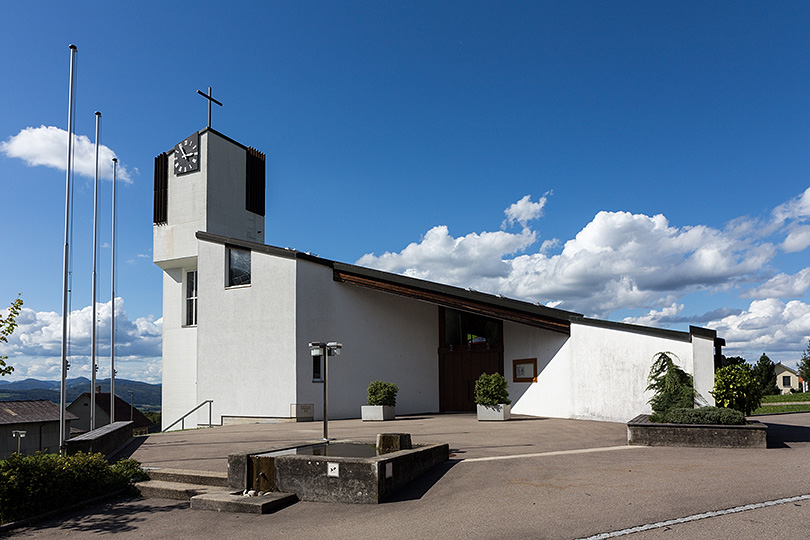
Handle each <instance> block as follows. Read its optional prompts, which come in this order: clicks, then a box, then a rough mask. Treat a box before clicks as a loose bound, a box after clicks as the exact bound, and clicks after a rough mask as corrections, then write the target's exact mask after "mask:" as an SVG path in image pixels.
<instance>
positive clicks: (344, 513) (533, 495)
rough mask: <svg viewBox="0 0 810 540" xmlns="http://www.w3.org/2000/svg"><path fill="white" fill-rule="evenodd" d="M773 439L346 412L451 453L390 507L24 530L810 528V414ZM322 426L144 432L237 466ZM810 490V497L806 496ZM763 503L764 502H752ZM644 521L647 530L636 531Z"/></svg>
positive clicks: (106, 511)
mask: <svg viewBox="0 0 810 540" xmlns="http://www.w3.org/2000/svg"><path fill="white" fill-rule="evenodd" d="M757 419H758V420H760V421H763V422H765V423H766V424H768V426H769V429H768V432H769V435H768V437H769V448H767V449H703V448H669V447H635V446H633V447H631V446H627V444H626V442H627V438H626V426H625V425H624V424H616V423H608V422H593V421H584V420H561V419H550V418H532V417H516V418H514V419H513V420H512V421H509V422H486V423H484V422H478V421H476V419H475V416H474V415H466V414H460V415H435V416H434V415H424V416H410V417H400V418H397V420H395V421H393V422H386V423H376V422H375V423H371V422H361V421H360V420H338V421H331V422H330V423H329V435H330V437H335V438H338V439H345V440H373V439H374V437H375V436H376V434H377V433H379V432H403V433H410V434H411V436H412V438H413V441H414V443H442V442H447V443H449V445H450V449H451V454H452V456H451V461H449V462H448V463H447V464H445V465H442V466H439V467H436V468H434V469H433V470H432V471H430V472H429V473H427V474H426V475H425V476H423V477H422V478H420V479H418V480H416V481H415V482H413V483H412V484H411V485H410V486H409V487H407V488H406V489H405V490H403V491H402V492H400V493H398V494H396V495H395V496H394V498H392V499H390V500H388V501H386V502H385V503H383V504H379V505H351V504H337V503H312V502H298V503H296V504H294V505H292V506H290V507H288V508H285V509H283V510H280V511H278V512H276V513H274V514H269V515H263V516H261V515H246V514H227V513H218V512H213V511H201V510H190V509H189V508H188V503H182V502H178V501H169V500H160V499H130V500H119V501H112V502H109V503H106V504H102V505H97V506H95V507H91V508H87V509H83V510H77V511H74V512H70V513H68V514H65V515H62V516H59V517H58V518H54V519H50V520H45V521H41V522H39V523H37V524H36V526H32V527H29V528H24V529H18V530H17V531H15V533H14V534H15V536H17V537H20V538H29V537H30V538H59V539H60V540H71V539H74V538H86V537H90V536H93V537H97V536H98V535H104V534H111V533H115V534H118V535H120V537H121V538H150V539H152V538H155V539H160V538H167V539H172V540H177V539H180V538H195V539H209V538H210V539H217V540H218V539H220V538H234V537H245V538H288V539H289V538H302V539H307V538H324V537H328V538H330V539H335V540H339V539H357V538H464V539H478V538H485V539H489V538H498V539H509V538H549V539H557V538H559V539H579V538H592V537H595V538H613V537H620V538H623V537H627V538H630V539H632V540H638V539H644V540H647V539H659V538H672V539H682V538H713V539H724V538H729V539H732V538H733V539H734V540H746V539H754V538H756V539H760V538H780V539H785V540H791V539H796V540H799V539H802V540H805V539H807V538H810V481H808V480H809V479H810V474H808V473H810V413H792V414H781V415H769V416H760V417H758V418H757ZM321 435H322V425H321V423H320V422H314V423H284V424H251V425H245V426H224V427H215V428H211V429H202V430H193V431H183V432H173V433H166V434H157V435H152V436H149V437H148V438H146V439H143V440H141V441H140V443H141V444H140V445H139V446H138V447H137V449H135V450H134V454H133V455H134V457H136V458H137V459H139V460H140V461H141V462H142V463H143V464H144V465H145V466H149V467H166V468H186V469H192V470H223V471H224V470H225V467H226V463H227V454H228V453H232V452H236V451H258V450H262V449H264V448H269V447H273V446H277V445H278V444H282V443H288V442H291V443H294V442H297V441H301V440H312V439H316V438H318V437H320V436H321ZM805 495H808V497H802V496H805ZM747 505H750V506H747ZM639 528H641V529H644V530H642V531H641V532H635V531H636V530H638V529H639Z"/></svg>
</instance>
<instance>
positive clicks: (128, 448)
mask: <svg viewBox="0 0 810 540" xmlns="http://www.w3.org/2000/svg"><path fill="white" fill-rule="evenodd" d="M147 438H148V436H147V435H140V436H138V437H133V438H132V440H131V441H129V442H128V443H127V444H126V445H125V446H124V447H123V448H121V449H120V450H118V451H117V452H116V453H115V454H113V455H111V456H110V457H109V458H108V459H109V461H110V462H111V463H112V462H115V461H118V460H119V459H124V458H128V457H132V454H134V453H135V450H137V449H138V448H140V447H141V445H142V444H143V443H145V442H146V439H147Z"/></svg>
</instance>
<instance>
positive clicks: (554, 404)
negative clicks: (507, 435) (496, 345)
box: [503, 322, 573, 418]
mask: <svg viewBox="0 0 810 540" xmlns="http://www.w3.org/2000/svg"><path fill="white" fill-rule="evenodd" d="M503 341H504V350H503V367H504V373H503V375H504V377H506V380H507V381H508V382H509V398H510V399H511V400H512V412H514V413H515V414H528V415H535V416H553V417H560V418H567V417H568V416H570V411H571V410H572V403H571V385H572V379H573V377H572V373H571V359H570V355H569V350H570V347H569V337H568V336H567V335H565V334H560V333H557V332H551V331H549V330H543V329H540V328H536V327H534V326H527V325H524V324H517V323H512V322H504V325H503ZM526 358H536V359H537V382H536V383H517V382H514V380H513V378H512V375H513V373H512V361H513V360H520V359H526ZM538 411H541V412H538Z"/></svg>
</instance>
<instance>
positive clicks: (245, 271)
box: [228, 248, 250, 287]
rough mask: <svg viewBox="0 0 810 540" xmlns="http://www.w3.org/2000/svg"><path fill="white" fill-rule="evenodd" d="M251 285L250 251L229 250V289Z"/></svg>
mask: <svg viewBox="0 0 810 540" xmlns="http://www.w3.org/2000/svg"><path fill="white" fill-rule="evenodd" d="M237 285H250V251H249V250H247V249H238V248H229V249H228V287H235V286H237Z"/></svg>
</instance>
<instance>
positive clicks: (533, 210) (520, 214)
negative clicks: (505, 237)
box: [501, 195, 547, 229]
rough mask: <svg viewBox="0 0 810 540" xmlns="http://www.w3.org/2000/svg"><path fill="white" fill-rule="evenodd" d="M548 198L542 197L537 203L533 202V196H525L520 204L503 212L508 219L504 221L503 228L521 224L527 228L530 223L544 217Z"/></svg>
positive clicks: (515, 204) (517, 203)
mask: <svg viewBox="0 0 810 540" xmlns="http://www.w3.org/2000/svg"><path fill="white" fill-rule="evenodd" d="M546 201H547V198H546V196H543V197H540V200H539V201H537V202H532V196H531V195H525V196H524V197H523V198H522V199H520V200H519V201H518V202H516V203H514V204H513V205H511V206H510V207H509V208H507V209H506V210H504V211H503V213H504V214H506V219H505V220H504V221H503V224H502V225H501V228H503V229H505V228H506V226H507V225H514V224H515V223H520V225H521V226H522V227H527V226H528V223H529V222H530V221H532V220H535V219H537V218H539V217H542V215H543V207H544V206H545V205H546Z"/></svg>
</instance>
